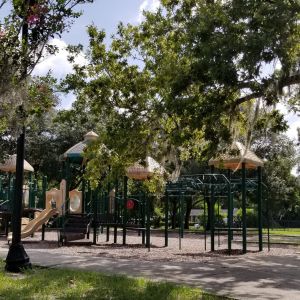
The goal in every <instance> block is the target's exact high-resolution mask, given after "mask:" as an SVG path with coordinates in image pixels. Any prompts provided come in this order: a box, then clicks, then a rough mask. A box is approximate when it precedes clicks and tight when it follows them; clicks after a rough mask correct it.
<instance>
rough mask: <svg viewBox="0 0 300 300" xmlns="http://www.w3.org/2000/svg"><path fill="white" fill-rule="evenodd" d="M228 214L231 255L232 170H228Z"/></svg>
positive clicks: (228, 238)
mask: <svg viewBox="0 0 300 300" xmlns="http://www.w3.org/2000/svg"><path fill="white" fill-rule="evenodd" d="M227 175H228V181H229V183H228V212H227V228H228V233H227V242H228V252H229V255H230V254H231V239H232V233H233V231H232V219H233V218H232V192H231V170H228V174H227Z"/></svg>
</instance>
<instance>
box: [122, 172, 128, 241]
mask: <svg viewBox="0 0 300 300" xmlns="http://www.w3.org/2000/svg"><path fill="white" fill-rule="evenodd" d="M123 182H124V186H123V202H124V203H123V245H126V225H127V206H126V203H127V184H128V177H127V176H124V180H123Z"/></svg>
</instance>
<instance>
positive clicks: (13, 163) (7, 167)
mask: <svg viewBox="0 0 300 300" xmlns="http://www.w3.org/2000/svg"><path fill="white" fill-rule="evenodd" d="M16 167H17V155H16V154H13V155H10V156H9V157H8V158H7V159H6V161H5V162H4V163H3V164H0V170H1V171H3V172H8V173H15V172H16ZM24 171H25V172H34V169H33V167H32V166H31V165H30V164H29V163H28V161H26V160H25V159H24Z"/></svg>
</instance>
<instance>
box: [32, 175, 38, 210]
mask: <svg viewBox="0 0 300 300" xmlns="http://www.w3.org/2000/svg"><path fill="white" fill-rule="evenodd" d="M37 195H38V182H37V180H36V179H34V180H33V201H34V207H35V208H36V207H37V205H38V203H37V202H36V201H35V198H36V197H37Z"/></svg>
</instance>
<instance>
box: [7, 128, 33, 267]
mask: <svg viewBox="0 0 300 300" xmlns="http://www.w3.org/2000/svg"><path fill="white" fill-rule="evenodd" d="M24 145H25V129H23V132H22V133H21V135H20V136H19V138H18V141H17V166H16V184H15V193H14V198H13V202H12V203H13V205H12V217H11V218H12V222H11V225H12V243H11V246H10V247H9V251H8V254H7V257H6V265H5V269H6V270H7V271H10V272H20V271H21V270H22V269H24V268H29V267H31V263H30V259H29V256H28V255H27V253H26V251H25V249H24V247H23V244H22V242H21V218H22V209H23V208H22V202H23V201H22V200H23V175H24V150H25V149H24Z"/></svg>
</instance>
